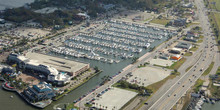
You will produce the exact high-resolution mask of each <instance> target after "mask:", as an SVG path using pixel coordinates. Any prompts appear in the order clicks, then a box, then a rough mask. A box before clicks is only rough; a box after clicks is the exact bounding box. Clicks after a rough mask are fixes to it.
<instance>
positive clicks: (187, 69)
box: [185, 65, 193, 72]
mask: <svg viewBox="0 0 220 110" xmlns="http://www.w3.org/2000/svg"><path fill="white" fill-rule="evenodd" d="M192 67H193V65H191V66H189V67H188V68H186V70H185V72H187V71H189V69H190V68H192Z"/></svg>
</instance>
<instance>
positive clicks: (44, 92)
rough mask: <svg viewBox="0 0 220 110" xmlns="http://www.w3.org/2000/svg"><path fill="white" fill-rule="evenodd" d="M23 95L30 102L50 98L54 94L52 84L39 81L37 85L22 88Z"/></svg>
mask: <svg viewBox="0 0 220 110" xmlns="http://www.w3.org/2000/svg"><path fill="white" fill-rule="evenodd" d="M24 95H25V96H26V97H27V98H28V99H29V101H31V102H38V101H42V100H48V99H52V98H53V97H54V96H55V92H54V90H53V89H52V85H51V84H48V83H46V82H40V83H39V84H38V85H33V87H28V88H27V89H26V90H24Z"/></svg>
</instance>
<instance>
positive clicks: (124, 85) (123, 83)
mask: <svg viewBox="0 0 220 110" xmlns="http://www.w3.org/2000/svg"><path fill="white" fill-rule="evenodd" d="M120 84H121V87H122V88H128V83H127V82H126V81H123V80H122V81H121V82H120Z"/></svg>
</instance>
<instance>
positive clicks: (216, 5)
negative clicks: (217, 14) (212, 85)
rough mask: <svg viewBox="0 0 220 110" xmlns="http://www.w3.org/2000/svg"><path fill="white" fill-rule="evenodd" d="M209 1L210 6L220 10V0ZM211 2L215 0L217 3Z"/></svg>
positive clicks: (213, 0)
mask: <svg viewBox="0 0 220 110" xmlns="http://www.w3.org/2000/svg"><path fill="white" fill-rule="evenodd" d="M208 1H209V6H210V7H211V8H212V9H216V10H218V11H220V0H208ZM211 2H215V3H216V4H215V5H214V4H212V3H211Z"/></svg>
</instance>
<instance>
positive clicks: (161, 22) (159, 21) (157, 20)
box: [150, 19, 170, 25]
mask: <svg viewBox="0 0 220 110" xmlns="http://www.w3.org/2000/svg"><path fill="white" fill-rule="evenodd" d="M168 22H170V20H167V19H153V20H152V21H150V23H155V24H162V25H166V24H167V23H168Z"/></svg>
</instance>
